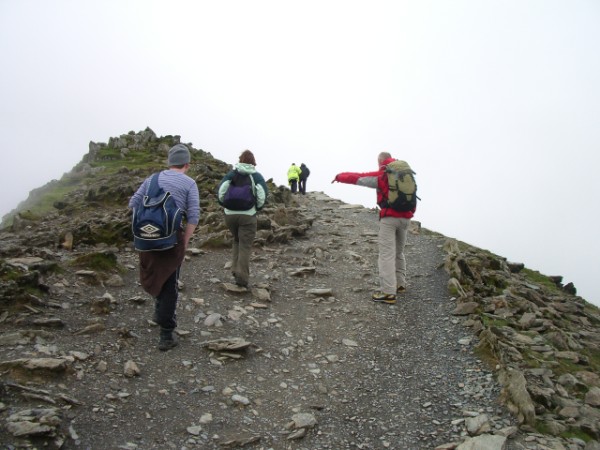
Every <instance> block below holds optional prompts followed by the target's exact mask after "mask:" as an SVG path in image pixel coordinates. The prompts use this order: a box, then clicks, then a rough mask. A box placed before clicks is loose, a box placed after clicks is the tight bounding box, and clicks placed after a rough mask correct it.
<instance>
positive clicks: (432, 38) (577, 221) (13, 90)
mask: <svg viewBox="0 0 600 450" xmlns="http://www.w3.org/2000/svg"><path fill="white" fill-rule="evenodd" d="M599 24H600V2H598V1H595V0H587V1H586V0H569V1H567V0H564V1H553V0H525V1H523V0H503V1H486V0H472V1H469V0H453V1H451V2H448V1H444V0H440V1H426V0H425V1H402V0H394V1H378V0H368V1H367V0H365V1H351V0H346V1H335V0H332V1H327V0H319V1H311V0H304V1H302V2H291V1H282V0H273V1H261V0H253V1H251V2H250V1H241V0H239V1H237V0H233V1H227V0H224V1H218V2H216V1H201V0H198V1H180V0H170V1H152V0H143V1H141V0H140V1H132V0H114V1H113V0H105V1H102V2H87V1H61V0H53V1H43V0H0V60H1V61H2V69H1V70H0V152H1V153H0V155H1V158H2V159H1V161H2V163H3V166H4V168H5V170H4V175H3V176H2V177H1V178H0V187H1V188H2V192H3V195H2V198H0V215H4V214H5V213H7V212H8V211H10V210H11V209H12V208H14V207H15V206H16V205H17V204H18V202H20V201H21V200H24V199H25V198H26V197H27V195H28V192H29V191H30V190H31V189H34V188H36V187H39V186H41V185H43V184H45V183H46V182H48V181H50V180H52V179H58V178H60V177H61V176H62V174H63V173H64V172H68V171H69V170H70V169H71V168H72V167H73V166H74V165H75V164H76V163H78V162H79V161H80V160H81V158H82V157H83V155H85V154H86V153H87V151H88V144H89V141H94V142H107V141H108V139H109V138H110V137H111V136H118V135H120V134H124V133H127V132H129V131H136V132H137V131H140V130H143V129H144V128H146V127H148V126H149V127H150V128H152V129H153V130H154V131H155V132H156V134H158V135H167V134H178V135H181V138H182V141H183V142H188V143H192V144H193V146H194V147H195V148H201V149H204V150H206V151H209V152H211V153H212V154H213V156H215V157H216V158H218V159H221V160H224V161H226V162H229V163H233V162H236V161H237V156H238V155H239V153H240V152H241V151H242V150H244V149H246V148H249V149H251V150H252V151H253V152H254V153H255V155H256V157H257V161H258V169H259V171H261V173H263V175H264V176H265V177H266V178H269V177H272V178H274V180H275V182H276V183H277V184H285V183H286V179H285V174H286V172H287V168H288V166H289V165H290V164H291V163H292V162H295V163H296V164H300V163H301V162H304V163H306V164H307V165H308V167H310V169H311V172H312V175H311V177H310V178H309V180H308V183H307V186H308V189H309V190H318V191H323V192H325V193H327V194H329V195H330V196H332V197H335V198H340V199H342V200H344V201H346V202H348V203H361V204H364V205H366V206H374V205H375V192H374V191H373V190H370V189H367V188H363V187H357V186H350V185H340V184H335V185H333V184H331V183H330V181H331V180H332V179H333V177H334V176H335V174H336V173H338V172H341V171H370V170H375V169H376V157H377V154H378V153H379V152H380V151H384V150H386V151H390V152H391V153H392V155H393V156H395V157H397V158H399V159H405V160H407V161H408V162H409V163H410V164H411V165H412V166H413V168H414V170H415V171H416V172H417V181H418V184H419V195H420V197H421V198H422V202H421V203H420V205H419V207H418V211H417V216H416V219H417V220H420V221H421V222H422V224H423V226H425V227H427V228H429V229H432V230H435V231H438V232H440V233H443V234H445V235H446V236H450V237H455V238H458V239H461V240H463V241H466V242H468V243H470V244H473V245H476V246H478V247H482V248H486V249H489V250H491V251H493V252H494V253H498V254H500V255H502V256H505V257H507V258H508V259H509V260H510V261H517V262H523V263H525V264H526V265H527V266H528V267H530V268H532V269H535V270H539V271H541V272H542V273H545V274H547V275H563V276H564V277H565V282H568V281H573V282H574V283H575V286H576V287H577V288H578V291H579V294H580V295H582V296H583V297H584V298H586V299H587V300H588V301H590V302H592V303H595V304H597V305H600V284H598V283H596V282H595V281H596V280H595V277H596V276H597V272H598V269H599V264H598V262H599V255H600V239H598V236H597V234H596V228H597V226H598V225H597V223H598V219H599V218H600V202H599V201H598V199H597V196H598V194H600V181H599V177H598V174H597V172H598V168H599V167H600V166H599V163H600V156H599V154H600V152H599V150H600V82H599V80H600V26H599ZM409 270H410V262H409Z"/></svg>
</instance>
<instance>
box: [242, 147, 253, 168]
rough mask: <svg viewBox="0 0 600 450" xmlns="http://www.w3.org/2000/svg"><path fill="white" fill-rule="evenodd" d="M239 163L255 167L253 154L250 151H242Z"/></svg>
mask: <svg viewBox="0 0 600 450" xmlns="http://www.w3.org/2000/svg"><path fill="white" fill-rule="evenodd" d="M240 162H241V163H245V164H252V165H253V166H255V165H256V160H255V159H254V154H253V153H252V152H251V151H250V150H244V151H243V152H242V154H241V155H240Z"/></svg>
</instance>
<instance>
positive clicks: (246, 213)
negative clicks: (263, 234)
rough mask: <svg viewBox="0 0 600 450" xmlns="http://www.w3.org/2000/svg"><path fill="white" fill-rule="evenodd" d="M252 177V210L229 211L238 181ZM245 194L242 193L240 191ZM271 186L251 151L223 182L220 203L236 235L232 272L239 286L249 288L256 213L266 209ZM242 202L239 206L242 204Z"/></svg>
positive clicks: (220, 190) (243, 156)
mask: <svg viewBox="0 0 600 450" xmlns="http://www.w3.org/2000/svg"><path fill="white" fill-rule="evenodd" d="M244 175H249V180H248V179H246V180H245V181H249V182H250V186H251V195H252V196H253V198H252V199H251V202H250V206H249V207H248V208H247V209H242V210H240V209H230V208H228V207H227V204H228V203H227V201H228V191H229V190H230V187H232V184H234V185H235V183H236V180H238V179H240V180H241V179H245V178H246V177H244ZM240 192H241V190H240ZM268 193H269V192H268V189H267V183H266V182H265V179H264V178H263V176H262V175H261V174H260V173H259V172H257V171H256V160H255V159H254V155H253V154H252V152H251V151H250V150H244V151H243V152H242V154H241V155H240V159H239V162H238V163H237V164H236V165H235V167H234V169H233V170H232V171H230V172H229V173H227V175H225V176H224V177H223V179H222V180H221V183H220V184H219V188H218V191H217V196H218V200H219V203H220V204H221V205H224V208H223V211H224V212H225V224H226V225H227V228H229V231H231V234H232V235H233V246H232V258H231V272H232V274H233V277H234V280H235V283H236V284H237V285H238V286H242V287H248V281H249V278H250V254H251V251H252V244H253V242H254V237H255V236H256V229H257V222H258V221H257V219H256V212H257V211H259V210H260V209H262V207H263V206H264V205H265V202H266V200H267V195H268ZM241 203H242V201H241V200H240V201H238V202H237V204H241Z"/></svg>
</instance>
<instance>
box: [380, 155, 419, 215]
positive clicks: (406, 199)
mask: <svg viewBox="0 0 600 450" xmlns="http://www.w3.org/2000/svg"><path fill="white" fill-rule="evenodd" d="M385 173H386V175H387V180H386V181H387V186H386V189H384V192H383V195H382V200H381V202H380V203H379V206H380V207H381V208H391V209H393V210H396V211H400V212H406V211H413V210H414V209H415V208H416V206H417V199H419V200H420V198H419V197H417V183H416V181H415V177H414V176H415V175H416V172H414V171H413V170H412V169H411V168H410V166H409V165H408V163H407V162H406V161H399V160H396V161H392V162H391V163H389V164H388V165H387V166H386V167H385ZM385 184H386V183H384V185H385ZM386 190H387V192H386Z"/></svg>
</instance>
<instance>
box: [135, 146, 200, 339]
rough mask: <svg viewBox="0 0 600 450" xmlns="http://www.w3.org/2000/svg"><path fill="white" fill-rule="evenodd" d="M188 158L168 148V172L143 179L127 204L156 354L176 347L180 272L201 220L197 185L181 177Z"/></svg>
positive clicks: (180, 148) (176, 148)
mask: <svg viewBox="0 0 600 450" xmlns="http://www.w3.org/2000/svg"><path fill="white" fill-rule="evenodd" d="M190 159H191V157H190V151H189V149H188V148H187V146H185V145H184V144H177V145H175V146H173V147H172V148H171V149H170V150H169V156H168V166H169V168H168V170H163V171H161V172H158V173H156V174H154V175H152V176H150V177H148V178H146V180H144V182H143V183H142V184H141V186H140V187H139V188H138V190H137V191H136V192H135V194H133V196H132V197H131V199H130V200H129V207H130V208H132V209H133V221H132V227H133V234H134V244H135V248H136V250H138V251H140V283H141V285H142V288H143V289H144V290H145V291H146V292H148V293H149V294H150V295H152V296H153V297H154V298H155V304H154V318H153V320H154V322H156V323H157V324H158V325H159V326H160V337H159V341H158V348H159V350H161V351H166V350H169V349H171V348H173V347H176V346H177V336H176V335H175V333H174V331H175V328H176V327H177V314H176V309H177V300H178V281H179V269H180V266H181V263H182V262H183V258H184V256H185V250H186V248H187V246H188V244H189V241H190V238H191V237H192V234H193V233H194V230H195V229H196V226H197V225H198V221H199V220H200V195H199V193H198V185H197V184H196V182H195V181H194V180H193V179H192V178H190V177H189V176H187V175H186V172H187V171H188V169H189V168H190Z"/></svg>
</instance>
